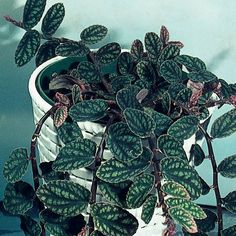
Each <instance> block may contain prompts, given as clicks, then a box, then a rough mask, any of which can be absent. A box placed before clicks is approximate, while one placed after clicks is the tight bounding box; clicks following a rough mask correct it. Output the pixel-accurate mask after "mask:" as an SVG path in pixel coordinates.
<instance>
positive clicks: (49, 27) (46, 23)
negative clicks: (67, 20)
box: [41, 3, 65, 36]
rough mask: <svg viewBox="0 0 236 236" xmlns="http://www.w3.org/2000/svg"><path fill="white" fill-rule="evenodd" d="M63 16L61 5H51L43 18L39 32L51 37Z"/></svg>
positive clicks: (63, 10) (63, 11)
mask: <svg viewBox="0 0 236 236" xmlns="http://www.w3.org/2000/svg"><path fill="white" fill-rule="evenodd" d="M64 16H65V8H64V5H63V4H62V3H56V4H54V5H52V6H51V7H50V8H49V9H48V11H47V13H46V15H45V16H44V18H43V22H42V27H41V30H42V32H43V34H44V35H46V36H51V35H53V34H54V33H55V32H56V31H57V29H58V27H59V26H60V24H61V22H62V21H63V18H64Z"/></svg>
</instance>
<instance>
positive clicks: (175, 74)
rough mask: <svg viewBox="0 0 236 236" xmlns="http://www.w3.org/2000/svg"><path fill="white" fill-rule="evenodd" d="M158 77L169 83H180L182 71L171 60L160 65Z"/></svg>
mask: <svg viewBox="0 0 236 236" xmlns="http://www.w3.org/2000/svg"><path fill="white" fill-rule="evenodd" d="M160 75H161V76H162V77H163V78H164V79H165V80H166V81H167V82H169V83H176V82H181V81H182V71H181V69H180V67H179V66H178V65H177V64H176V63H175V62H174V61H173V60H167V61H164V62H163V63H162V64H161V68H160Z"/></svg>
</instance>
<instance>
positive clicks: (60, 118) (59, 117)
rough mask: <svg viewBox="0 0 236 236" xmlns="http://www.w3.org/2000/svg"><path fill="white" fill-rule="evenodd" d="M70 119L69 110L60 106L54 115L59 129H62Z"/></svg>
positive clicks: (54, 120)
mask: <svg viewBox="0 0 236 236" xmlns="http://www.w3.org/2000/svg"><path fill="white" fill-rule="evenodd" d="M67 117H68V108H67V106H60V107H58V108H57V110H56V111H55V113H54V117H53V123H54V125H55V126H56V127H57V128H58V127H60V126H61V125H62V124H63V123H64V122H65V121H66V118H67Z"/></svg>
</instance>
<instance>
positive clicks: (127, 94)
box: [116, 86, 142, 110]
mask: <svg viewBox="0 0 236 236" xmlns="http://www.w3.org/2000/svg"><path fill="white" fill-rule="evenodd" d="M139 91H140V88H139V87H137V86H130V87H128V88H124V89H121V90H120V91H118V93H117V94H116V101H117V104H118V106H119V107H120V109H121V110H125V109H126V108H136V109H142V106H141V104H140V103H139V102H138V99H137V98H136V95H137V94H138V92H139Z"/></svg>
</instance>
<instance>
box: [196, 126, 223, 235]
mask: <svg viewBox="0 0 236 236" xmlns="http://www.w3.org/2000/svg"><path fill="white" fill-rule="evenodd" d="M199 128H200V130H201V132H202V133H203V135H204V137H205V139H206V142H207V148H208V152H209V158H210V160H211V165H212V170H213V186H214V187H213V188H214V192H215V197H216V204H217V217H218V236H220V235H221V231H222V230H223V216H222V202H221V194H220V189H219V181H218V170H217V164H216V160H215V155H214V151H213V147H212V138H211V136H210V135H209V134H208V133H207V131H205V130H204V128H203V127H202V126H201V125H199Z"/></svg>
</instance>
